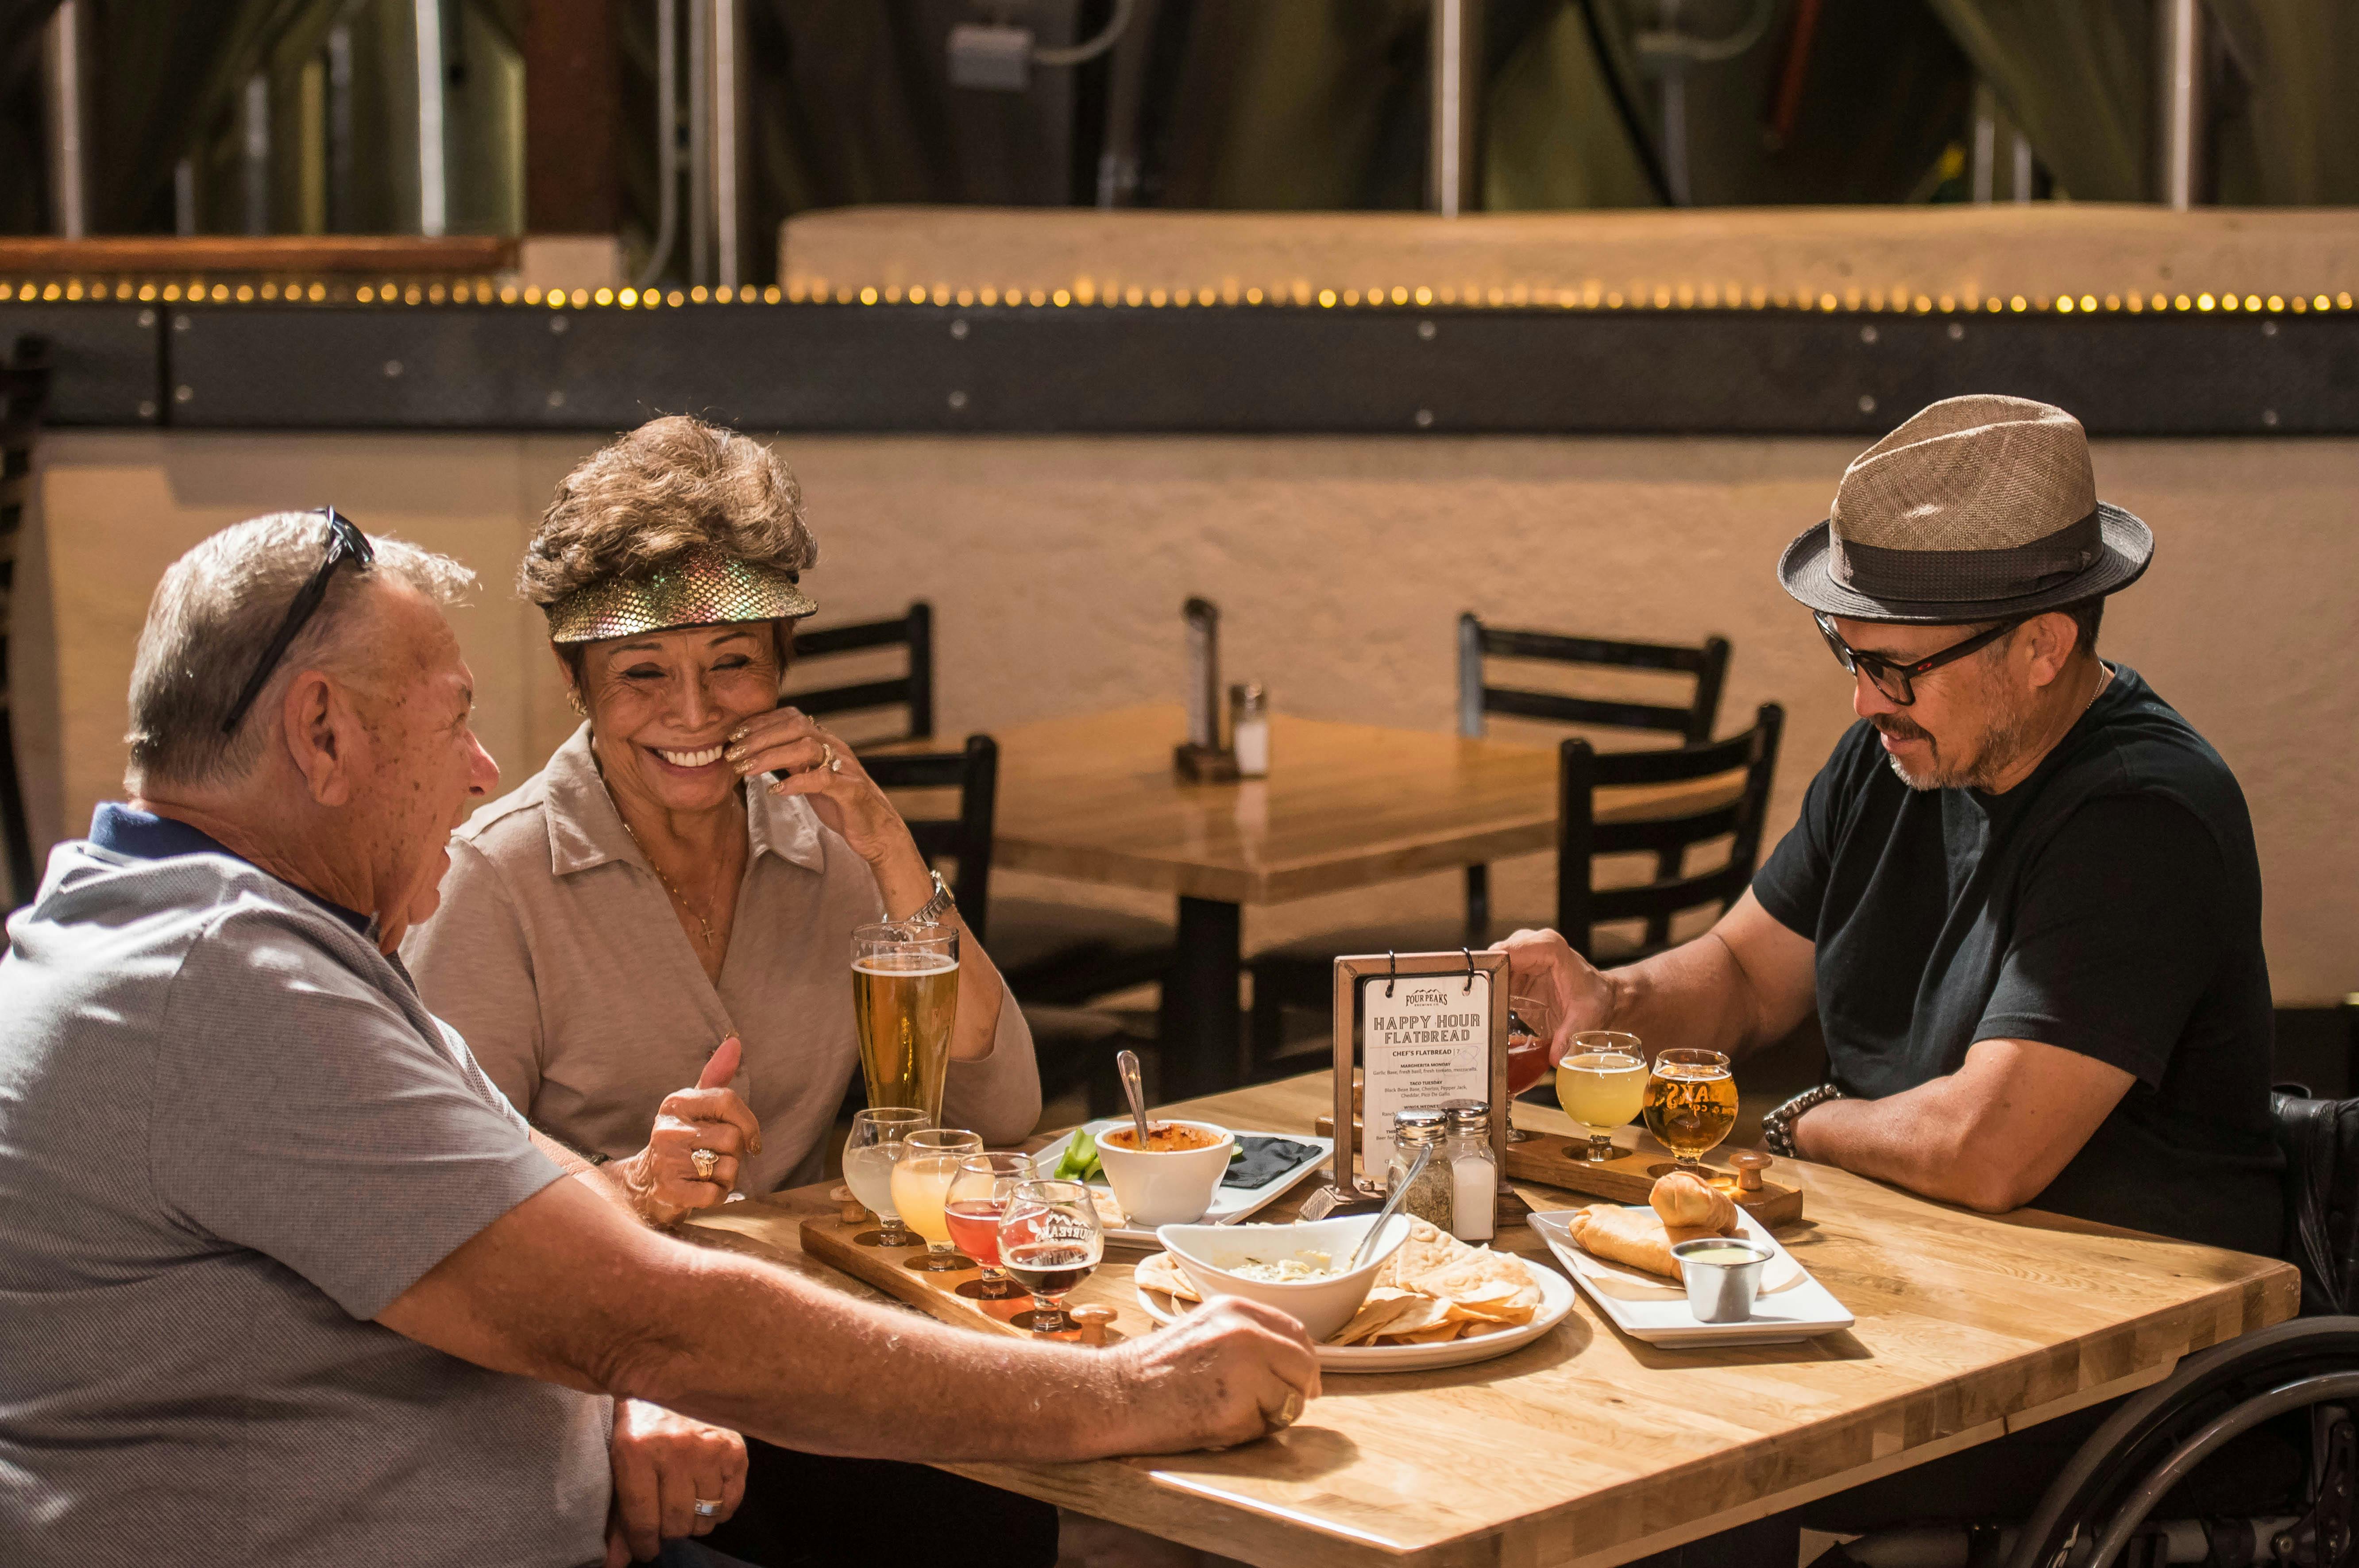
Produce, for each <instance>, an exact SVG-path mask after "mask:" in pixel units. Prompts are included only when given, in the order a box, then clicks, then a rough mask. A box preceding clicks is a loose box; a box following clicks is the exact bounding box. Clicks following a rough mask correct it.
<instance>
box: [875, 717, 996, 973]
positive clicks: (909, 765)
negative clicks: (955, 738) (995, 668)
mask: <svg viewBox="0 0 2359 1568" xmlns="http://www.w3.org/2000/svg"><path fill="white" fill-rule="evenodd" d="M860 765H861V766H862V767H864V768H865V769H866V770H868V776H869V777H870V778H872V779H875V781H876V783H877V785H878V787H880V788H883V789H887V790H897V789H948V788H955V789H956V790H957V791H958V792H959V800H958V814H957V815H956V816H945V817H905V818H904V820H906V821H907V822H908V824H909V836H910V837H911V838H915V839H916V840H917V841H918V852H919V854H921V855H923V856H925V858H926V860H927V862H928V863H929V864H931V863H933V862H935V861H937V860H942V859H943V858H945V857H948V858H950V859H951V860H956V861H957V862H958V874H957V875H956V876H954V877H952V878H951V896H952V897H953V898H956V899H957V900H958V905H959V915H960V918H962V919H963V920H964V921H965V922H966V928H967V930H968V931H970V932H972V933H973V935H974V939H975V940H976V941H978V942H982V941H984V940H986V938H985V937H984V930H985V928H986V927H987V926H988V925H990V922H991V832H992V826H993V820H994V818H995V816H997V814H998V809H999V742H998V741H995V740H993V739H992V738H991V737H990V736H988V735H970V736H968V737H967V738H966V746H965V748H964V749H963V750H962V751H956V752H875V753H864V754H863V755H862V757H861V759H860Z"/></svg>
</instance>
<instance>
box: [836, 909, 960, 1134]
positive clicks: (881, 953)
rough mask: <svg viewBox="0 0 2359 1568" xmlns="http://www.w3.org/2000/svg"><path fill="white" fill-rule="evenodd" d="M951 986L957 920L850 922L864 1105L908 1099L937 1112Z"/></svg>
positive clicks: (952, 1005) (954, 997) (934, 1116)
mask: <svg viewBox="0 0 2359 1568" xmlns="http://www.w3.org/2000/svg"><path fill="white" fill-rule="evenodd" d="M958 986H959V937H958V927H957V926H955V925H895V924H893V923H892V922H889V921H887V922H885V923H883V924H880V925H860V926H855V927H853V933H852V1022H853V1033H855V1034H857V1035H858V1037H859V1040H860V1071H861V1074H862V1076H864V1078H865V1079H866V1080H867V1084H868V1103H869V1104H870V1105H914V1106H917V1107H919V1108H920V1109H922V1110H924V1111H925V1113H926V1118H927V1119H928V1121H929V1122H939V1121H940V1120H941V1119H942V1086H943V1084H944V1082H945V1080H946V1076H947V1075H948V1073H949V1071H950V1065H951V1026H952V1025H953V1024H955V1023H956V1022H958Z"/></svg>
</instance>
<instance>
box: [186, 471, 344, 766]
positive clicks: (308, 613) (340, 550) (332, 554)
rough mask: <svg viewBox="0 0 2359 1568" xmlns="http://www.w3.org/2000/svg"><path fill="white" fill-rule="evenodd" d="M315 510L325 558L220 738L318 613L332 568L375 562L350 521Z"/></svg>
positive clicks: (326, 509)
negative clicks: (322, 523)
mask: <svg viewBox="0 0 2359 1568" xmlns="http://www.w3.org/2000/svg"><path fill="white" fill-rule="evenodd" d="M319 510H320V513H321V515H322V516H324V517H326V518H327V520H328V553H327V556H326V557H325V558H324V559H322V560H321V562H320V568H319V569H318V570H317V571H315V572H313V573H312V574H311V580H310V581H309V582H307V583H305V584H304V585H303V587H302V588H301V589H300V590H299V591H298V592H297V593H296V595H295V602H294V603H292V604H290V605H288V607H287V618H286V619H285V620H283V621H281V622H279V623H278V634H277V636H275V637H273V638H271V639H270V646H269V647H267V648H266V649H264V650H263V653H262V662H261V663H260V664H258V665H255V669H254V674H253V676H252V677H251V678H249V679H248V680H247V681H246V683H245V690H244V691H241V692H239V693H238V694H237V701H236V702H234V703H233V704H232V705H231V707H230V710H229V717H228V718H226V719H223V720H222V733H223V734H224V735H234V734H236V733H237V727H238V724H239V723H240V722H241V721H242V720H243V719H245V713H246V709H248V708H252V707H253V706H254V699H255V697H260V696H261V695H262V688H263V687H265V686H266V685H268V684H269V682H270V672H271V671H273V670H275V669H277V667H278V661H279V660H281V659H283V658H285V657H286V656H287V650H288V649H289V648H291V647H293V646H294V645H295V639H296V638H298V637H299V636H301V635H302V634H303V628H304V627H306V626H308V625H310V622H311V617H312V616H314V615H317V614H318V613H319V612H320V605H321V602H322V601H323V600H326V599H327V597H328V579H330V578H332V577H334V576H335V575H336V568H338V567H340V566H342V565H343V564H344V563H345V562H346V561H350V562H352V563H353V565H354V566H355V567H356V568H359V569H360V570H362V571H366V570H368V568H369V567H370V566H371V565H372V564H373V563H374V562H375V560H376V549H375V546H372V545H371V544H370V543H369V542H368V535H366V534H364V533H362V532H361V531H360V530H359V529H358V528H355V527H353V524H352V520H351V519H349V518H347V517H346V516H345V515H344V514H342V513H341V512H339V511H337V510H336V509H335V508H334V507H332V506H322V507H321V508H320V509H319Z"/></svg>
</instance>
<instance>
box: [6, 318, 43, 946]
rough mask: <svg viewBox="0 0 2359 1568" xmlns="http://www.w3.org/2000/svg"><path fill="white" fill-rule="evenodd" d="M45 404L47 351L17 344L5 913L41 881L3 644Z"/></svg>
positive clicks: (12, 372)
mask: <svg viewBox="0 0 2359 1568" xmlns="http://www.w3.org/2000/svg"><path fill="white" fill-rule="evenodd" d="M48 408H49V345H48V344H47V343H46V342H44V341H42V340H40V339H38V338H33V337H24V338H19V339H17V340H16V349H15V351H14V352H13V353H11V354H10V356H9V358H8V360H7V362H5V364H0V855H5V858H6V861H7V871H8V890H7V891H8V907H9V908H11V909H14V908H16V906H17V905H18V904H22V903H30V902H31V900H32V897H33V892H34V889H35V887H36V886H37V885H38V882H39V881H40V868H39V867H38V866H37V865H35V864H34V863H33V827H32V821H31V818H30V816H29V815H28V814H27V811H26V808H25V786H24V781H23V780H22V779H21V778H19V777H18V776H17V773H16V729H15V725H14V721H13V720H14V714H13V711H12V709H11V708H10V705H9V700H8V691H9V685H8V639H9V634H10V631H11V626H12V622H11V618H10V617H11V611H12V609H13V606H14V601H15V597H16V548H17V540H18V538H19V536H20V535H21V533H22V530H23V528H24V524H25V515H26V513H27V510H28V509H29V508H30V507H31V505H32V500H33V448H34V445H35V443H36V442H37V441H38V439H39V438H40V433H41V419H42V416H43V415H44V414H45V413H46V412H47V411H48Z"/></svg>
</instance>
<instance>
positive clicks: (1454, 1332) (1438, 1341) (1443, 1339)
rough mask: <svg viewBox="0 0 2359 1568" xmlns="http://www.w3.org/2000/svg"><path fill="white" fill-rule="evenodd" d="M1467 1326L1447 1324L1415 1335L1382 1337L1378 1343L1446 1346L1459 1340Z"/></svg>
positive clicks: (1420, 1330)
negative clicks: (1454, 1340)
mask: <svg viewBox="0 0 2359 1568" xmlns="http://www.w3.org/2000/svg"><path fill="white" fill-rule="evenodd" d="M1465 1326H1466V1325H1464V1324H1462V1323H1445V1324H1442V1325H1439V1326H1437V1327H1434V1328H1426V1329H1419V1331H1418V1332H1416V1333H1415V1334H1386V1335H1381V1336H1378V1342H1379V1343H1381V1344H1385V1345H1444V1344H1447V1343H1449V1342H1450V1341H1451V1340H1453V1339H1455V1338H1457V1337H1458V1336H1459V1333H1460V1331H1461V1330H1462V1329H1463V1328H1464V1327H1465Z"/></svg>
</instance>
